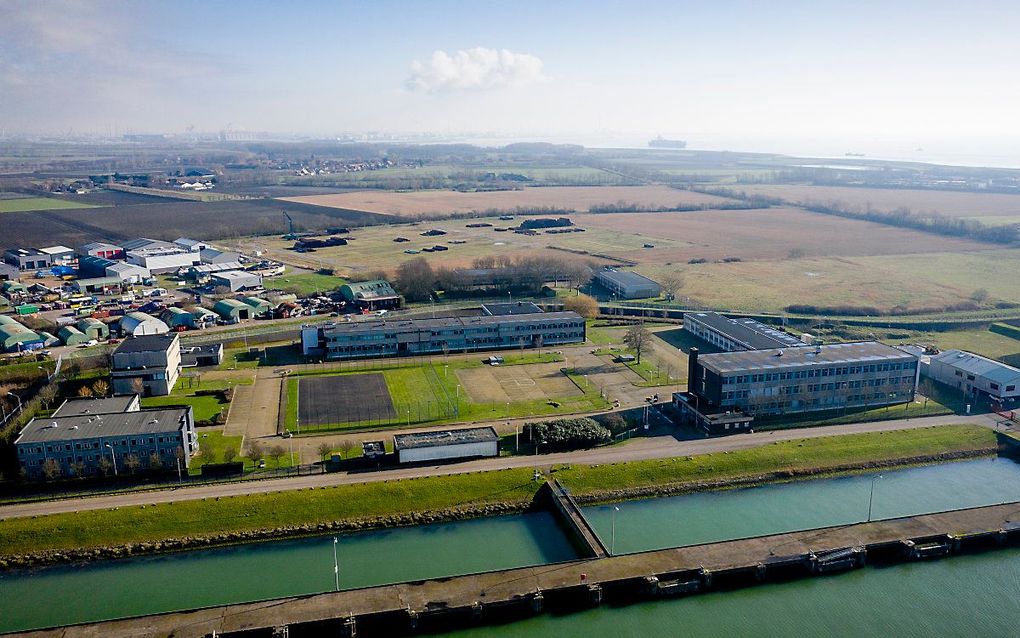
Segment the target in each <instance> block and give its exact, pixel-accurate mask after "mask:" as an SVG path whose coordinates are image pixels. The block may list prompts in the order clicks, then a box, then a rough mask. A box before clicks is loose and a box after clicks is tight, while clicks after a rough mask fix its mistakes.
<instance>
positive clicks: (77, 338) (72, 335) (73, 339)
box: [57, 326, 89, 346]
mask: <svg viewBox="0 0 1020 638" xmlns="http://www.w3.org/2000/svg"><path fill="white" fill-rule="evenodd" d="M57 336H58V337H60V340H61V341H63V342H64V345H65V346H79V345H81V344H83V343H85V342H86V341H88V340H89V337H88V335H86V334H85V333H84V332H82V331H81V330H78V329H77V328H75V327H74V326H64V327H63V328H61V329H60V330H58V331H57Z"/></svg>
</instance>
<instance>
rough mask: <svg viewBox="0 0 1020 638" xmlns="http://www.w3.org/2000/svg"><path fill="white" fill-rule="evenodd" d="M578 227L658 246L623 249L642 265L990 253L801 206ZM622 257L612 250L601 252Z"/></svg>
mask: <svg viewBox="0 0 1020 638" xmlns="http://www.w3.org/2000/svg"><path fill="white" fill-rule="evenodd" d="M573 219H574V221H575V222H576V223H577V224H578V225H580V226H582V227H585V228H589V229H591V230H592V231H596V230H601V231H608V232H609V233H612V234H615V235H616V237H618V238H620V240H623V239H624V238H634V239H635V243H636V242H637V241H638V240H640V241H641V242H642V243H645V242H647V243H652V244H654V245H655V248H652V249H647V250H641V251H638V252H630V251H618V252H619V254H620V255H621V256H627V257H629V258H631V259H633V260H635V261H639V262H641V263H660V264H661V263H665V262H674V263H684V264H685V263H687V262H688V261H689V260H691V259H707V260H709V261H715V260H719V259H723V258H725V257H739V258H741V259H743V260H745V261H747V260H759V259H784V258H788V257H790V256H793V257H798V258H799V257H816V256H825V257H833V256H863V255H902V254H911V253H928V252H957V251H976V250H986V249H988V248H990V246H988V245H987V244H980V243H977V242H973V241H968V240H963V239H953V238H950V237H942V236H939V235H932V234H928V233H922V232H920V231H914V230H909V229H904V228H892V227H889V226H884V225H882V224H876V223H872V222H867V221H860V220H855V219H846V218H843V217H834V216H831V215H820V214H817V213H811V212H808V211H805V210H801V209H797V208H779V207H776V208H765V209H758V210H707V211H697V212H687V213H619V214H610V215H577V216H575V217H574V218H573ZM603 252H606V253H608V254H611V255H617V254H618V253H617V251H614V250H613V249H612V248H611V247H609V246H606V247H605V248H604V250H603Z"/></svg>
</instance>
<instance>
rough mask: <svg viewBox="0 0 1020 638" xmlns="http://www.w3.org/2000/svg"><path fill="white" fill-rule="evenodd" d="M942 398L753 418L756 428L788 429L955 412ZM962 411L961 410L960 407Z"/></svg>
mask: <svg viewBox="0 0 1020 638" xmlns="http://www.w3.org/2000/svg"><path fill="white" fill-rule="evenodd" d="M938 399H939V397H932V398H929V400H928V401H925V400H924V399H923V398H922V399H920V400H919V401H912V402H910V403H903V404H900V405H887V406H883V407H879V408H867V409H855V410H849V411H847V412H846V413H845V414H831V415H827V416H819V415H818V414H807V415H803V416H801V417H798V416H797V415H788V416H778V417H759V418H756V419H755V421H754V424H753V425H754V429H755V430H782V429H786V428H805V427H815V426H817V425H839V424H841V423H864V422H867V421H886V420H889V419H908V418H915V417H922V416H939V415H944V414H952V413H953V411H954V410H953V409H951V408H949V407H947V406H945V405H943V404H942V403H941V402H940V401H939V400H938ZM958 411H959V412H962V411H963V409H962V406H960V409H959V410H958Z"/></svg>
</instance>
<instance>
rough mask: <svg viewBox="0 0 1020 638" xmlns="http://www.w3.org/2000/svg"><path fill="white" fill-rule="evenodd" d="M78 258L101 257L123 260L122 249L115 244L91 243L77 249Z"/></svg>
mask: <svg viewBox="0 0 1020 638" xmlns="http://www.w3.org/2000/svg"><path fill="white" fill-rule="evenodd" d="M78 257H79V258H82V257H102V258H103V259H124V249H123V248H121V247H120V246H117V245H116V244H108V243H106V242H101V241H93V242H89V243H87V244H85V245H84V246H81V247H80V248H78Z"/></svg>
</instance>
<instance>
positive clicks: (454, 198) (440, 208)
mask: <svg viewBox="0 0 1020 638" xmlns="http://www.w3.org/2000/svg"><path fill="white" fill-rule="evenodd" d="M282 199H283V200H284V201H289V202H297V203H302V204H313V205H315V206H323V207H328V208H345V209H352V210H363V211H368V212H373V213H382V214H386V215H396V216H400V217H411V218H414V217H421V216H429V217H438V216H443V215H451V214H455V213H470V212H474V211H477V212H484V211H491V210H499V211H511V210H513V209H515V208H517V207H522V208H562V209H570V210H575V211H578V212H583V211H587V210H589V209H590V208H591V207H592V206H597V205H600V204H616V203H618V202H625V203H627V204H637V205H638V206H642V207H649V208H660V207H677V206H685V207H686V206H717V205H722V204H724V203H727V202H731V201H732V200H729V199H726V198H723V197H716V196H714V195H705V194H702V193H695V192H692V191H684V190H677V189H675V188H670V187H668V186H549V187H542V188H524V189H522V190H519V191H486V192H476V193H461V192H457V191H414V192H408V193H399V192H393V191H357V192H353V193H339V194H334V195H310V196H306V197H285V198H282Z"/></svg>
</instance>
